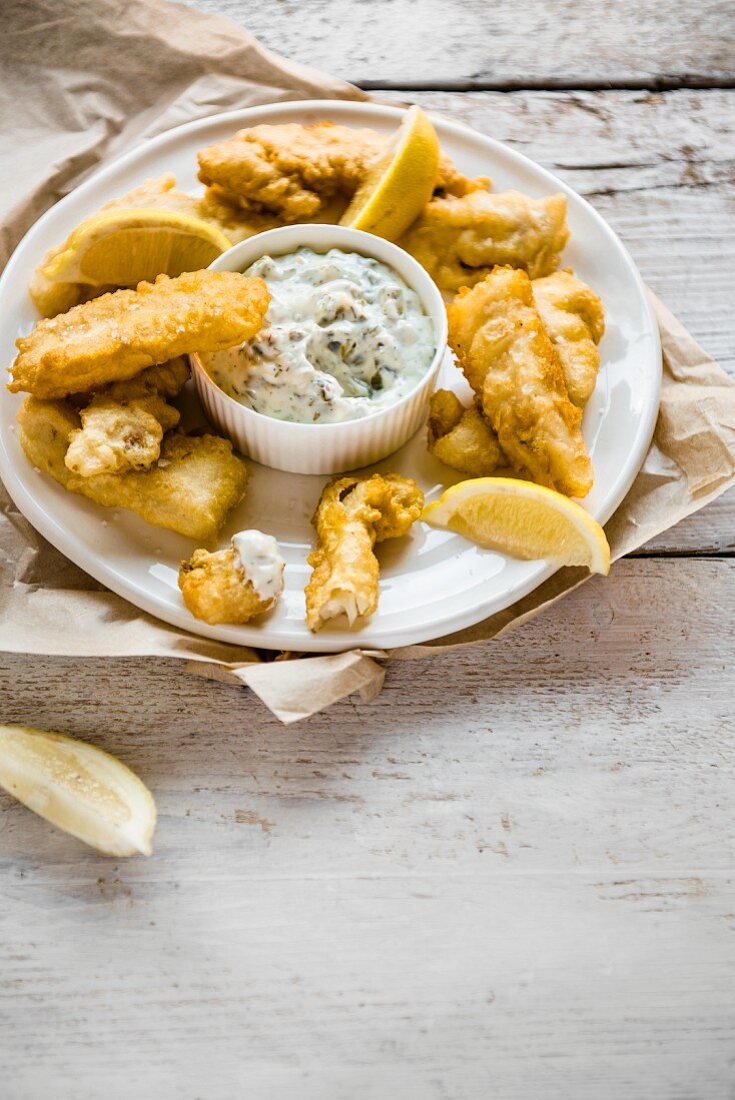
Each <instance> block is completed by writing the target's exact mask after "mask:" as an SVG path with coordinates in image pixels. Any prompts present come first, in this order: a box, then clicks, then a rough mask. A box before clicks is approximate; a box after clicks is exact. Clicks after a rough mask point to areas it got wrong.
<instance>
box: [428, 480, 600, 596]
mask: <svg viewBox="0 0 735 1100" xmlns="http://www.w3.org/2000/svg"><path fill="white" fill-rule="evenodd" d="M421 519H422V520H423V521H424V523H428V524H429V525H430V526H432V527H444V528H446V529H447V530H449V531H456V532H457V534H460V535H464V536H465V537H466V538H468V539H471V540H472V542H476V543H478V544H479V545H480V546H485V547H487V548H488V549H491V550H499V551H501V553H504V554H509V555H510V556H511V557H514V558H521V559H523V560H524V561H534V560H537V559H540V558H547V559H549V560H550V561H554V562H555V563H556V564H557V565H560V566H561V565H586V566H587V568H588V569H589V570H590V572H591V573H604V574H607V573H609V572H610V547H609V546H608V542H607V539H606V538H605V532H604V531H603V529H602V527H600V525H599V523H597V521H596V520H594V519H593V518H592V516H590V515H589V513H587V512H585V510H584V508H581V507H580V505H579V504H575V502H574V501H573V500H570V499H569V498H568V497H565V496H562V494H561V493H557V492H555V491H554V490H553V489H545V488H544V487H543V486H542V485H534V484H533V483H532V482H530V481H519V480H516V479H515V478H510V477H478V478H475V479H473V480H472V481H461V482H460V483H459V484H458V485H453V486H452V487H451V488H450V489H447V490H446V492H445V493H443V494H442V495H441V497H440V498H439V500H435V501H433V502H432V503H431V504H428V505H427V506H426V508H424V511H423V514H422V516H421Z"/></svg>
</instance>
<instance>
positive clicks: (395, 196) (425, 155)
mask: <svg viewBox="0 0 735 1100" xmlns="http://www.w3.org/2000/svg"><path fill="white" fill-rule="evenodd" d="M438 171H439V139H438V138H437V136H436V131H435V129H434V127H433V126H432V124H431V122H430V121H429V119H428V118H427V117H426V115H425V114H424V112H423V111H422V110H421V108H420V107H410V108H409V110H408V111H407V112H406V115H405V117H404V119H403V122H402V123H401V125H400V126H399V128H398V131H397V132H396V134H395V135H394V137H393V139H392V141H391V142H390V144H389V146H388V149H387V151H386V152H385V153H384V154H383V155H382V156H381V157H380V159H379V160H377V161H376V162H375V164H374V165H373V166H372V168H371V169H370V171H369V173H368V175H367V176H366V178H365V180H364V181H363V183H362V184H361V185H360V187H359V188H358V190H357V192H356V193H355V195H354V197H353V199H352V201H351V203H350V205H349V206H348V207H347V209H346V211H345V212H344V214H343V215H342V218H341V220H340V225H347V226H350V228H352V229H362V230H364V231H365V232H366V233H374V234H375V235H376V236H378V237H385V238H386V239H387V240H389V241H395V240H397V239H398V237H400V236H401V235H402V234H403V233H405V231H406V230H407V229H408V227H409V225H410V224H411V222H413V221H415V219H416V218H417V217H418V216H419V214H420V213H421V211H422V210H423V208H424V207H425V206H426V204H427V202H428V201H429V199H430V198H431V196H432V193H433V191H434V187H435V185H436V178H437V173H438Z"/></svg>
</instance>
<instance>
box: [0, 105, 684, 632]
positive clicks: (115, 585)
mask: <svg viewBox="0 0 735 1100" xmlns="http://www.w3.org/2000/svg"><path fill="white" fill-rule="evenodd" d="M406 109H407V108H406V107H403V106H394V105H392V104H384V103H375V102H372V101H362V100H346V99H307V100H283V101H278V102H276V103H267V104H261V105H258V106H256V107H248V108H240V109H235V110H231V111H223V112H219V113H215V114H211V115H207V116H205V117H204V118H200V119H193V120H191V121H189V122H185V123H182V124H181V125H179V126H175V127H171V128H170V129H167V130H164V131H162V132H161V133H158V134H155V135H153V136H151V137H149V138H146V139H145V140H144V142H142V143H140V144H138V145H136V146H135V147H134V148H132V149H129V150H127V151H126V152H124V153H121V154H120V155H119V156H117V157H115V158H113V159H112V160H110V161H109V162H106V163H105V164H103V165H101V166H99V167H98V168H97V169H96V170H95V171H93V172H92V173H90V174H89V175H88V176H86V177H85V178H84V179H82V181H81V182H80V183H79V184H78V185H77V186H76V187H75V188H74V189H73V190H72V191H70V192H69V194H68V195H65V196H64V197H63V198H61V199H60V200H59V201H58V202H56V203H54V204H53V205H52V206H51V207H49V209H48V210H46V211H44V213H43V214H42V215H41V216H40V217H39V218H38V219H37V220H36V221H35V222H34V223H33V224H32V225H31V226H30V227H29V228H28V230H27V231H26V233H25V234H24V235H23V237H22V238H21V239H20V241H19V242H18V244H17V245H16V246H15V248H14V250H13V252H12V254H11V256H10V258H9V260H8V262H7V264H6V267H5V270H4V271H3V272H2V274H1V275H0V296H1V295H2V292H3V289H4V287H5V284H6V283H7V282H9V281H10V280H11V279H12V278H13V275H14V271H15V268H16V266H18V265H19V264H20V263H21V262H22V259H23V253H24V251H25V249H26V248H27V247H28V246H29V244H32V243H33V242H35V240H36V238H37V237H38V236H39V235H41V234H42V232H43V230H44V228H45V225H46V223H47V221H49V220H50V219H51V218H52V217H53V216H55V215H56V214H57V213H58V211H59V209H60V208H63V207H64V206H65V205H67V204H68V202H70V201H71V200H72V199H73V198H74V196H76V195H77V193H78V192H79V190H80V189H85V190H86V189H87V187H89V188H93V187H94V186H95V185H97V184H99V183H104V181H105V179H106V177H107V176H108V175H114V174H116V173H117V172H118V171H119V170H120V169H121V168H124V167H125V166H126V165H127V164H129V163H131V162H134V161H135V160H136V159H138V157H139V156H140V154H141V151H142V150H144V149H146V150H150V147H151V146H152V145H153V146H155V145H158V144H161V145H163V144H165V143H166V142H168V141H170V140H171V139H172V138H173V139H174V140H175V139H176V138H177V137H178V136H180V135H182V134H187V135H188V134H192V133H195V132H196V131H197V130H200V129H207V128H209V127H210V126H212V125H213V124H217V125H220V124H223V123H227V122H232V123H234V124H237V123H242V124H245V123H247V122H251V121H252V120H253V119H254V118H255V119H257V118H258V117H261V116H267V115H269V114H271V113H272V112H274V111H284V110H285V111H302V112H304V113H306V112H308V111H318V112H323V113H325V114H328V113H330V112H335V113H337V114H340V113H345V114H349V113H351V112H354V111H357V112H358V113H365V114H368V115H372V116H373V118H375V116H376V114H378V115H382V116H383V117H384V118H387V119H390V118H393V119H400V117H401V116H402V115H403V113H404V112H405V110H406ZM427 114H428V115H429V116H430V117H431V118H434V119H436V121H437V122H438V123H439V125H440V127H441V128H442V129H444V130H446V131H449V132H452V133H454V134H456V136H457V137H458V138H459V139H464V140H467V139H469V140H470V141H474V142H478V143H479V144H481V145H485V146H486V147H490V148H491V149H493V150H495V151H497V153H498V154H500V155H502V156H503V157H505V158H510V160H511V161H516V162H519V163H520V165H521V166H522V167H525V168H526V169H528V168H529V167H530V168H531V169H532V171H533V172H534V173H536V174H537V175H540V176H541V177H542V178H543V179H544V180H545V181H546V182H547V183H548V184H549V185H550V186H551V187H554V188H556V189H558V190H560V191H562V192H563V193H564V194H565V195H566V196H567V197H568V198H569V197H571V198H572V199H573V201H574V202H575V203H578V204H582V206H583V207H584V208H585V212H586V214H587V215H588V216H591V217H592V218H593V220H594V221H595V222H596V223H597V224H598V227H599V228H600V229H601V230H602V232H603V233H604V234H605V235H606V236H607V237H609V238H612V241H613V242H614V244H615V246H616V247H617V248H618V249H619V251H620V253H621V254H622V256H623V258H624V259H625V261H626V264H627V267H628V269H629V271H630V273H631V275H632V277H633V282H634V284H635V286H636V289H637V291H638V295H639V299H640V305H641V306H642V309H643V314H644V317H645V319H646V321H647V323H648V326H649V332H648V333H647V335H648V336H650V337H651V338H652V340H653V348H652V352H653V355H652V358H653V356H655V358H656V366H657V369H656V372H655V377H654V378H653V379H652V385H653V391H652V398H651V400H650V401H649V404H648V406H647V407H646V409H645V410H644V413H643V415H641V416H640V417H639V420H638V424H637V430H636V433H635V440H634V446H633V447H631V449H630V456H629V458H628V460H627V461H626V463H625V464H624V465H623V466H622V467H621V470H620V471H619V473H618V475H617V478H616V479H615V481H613V483H612V485H611V487H610V490H609V491H608V493H607V501H606V506H605V507H604V508H602V509H599V510H598V512H597V516H596V518H597V519H598V521H599V522H600V523H602V524H605V523H606V522H607V521H608V520H609V518H610V517H611V516H612V515H613V513H614V512H615V511H616V509H617V508H618V507H619V506H620V504H621V503H622V501H623V499H624V498H625V496H626V495H627V493H628V491H629V489H630V487H631V485H632V484H633V482H634V480H635V478H636V476H637V474H638V472H639V470H640V468H641V465H642V462H643V459H644V458H645V454H646V453H647V450H648V448H649V446H650V443H651V440H652V438H653V433H654V430H655V426H656V420H657V417H658V411H659V404H660V394H661V383H662V371H663V362H662V353H661V341H660V333H659V328H658V324H657V321H656V317H655V313H654V311H653V306H652V303H651V298H650V295H649V292H648V289H647V287H646V284H645V283H644V281H643V278H642V276H641V274H640V272H639V270H638V267H637V265H636V263H635V261H634V260H633V258H632V256H631V254H630V252H629V251H628V249H627V247H626V246H625V244H624V243H623V241H622V240H621V239H620V238H619V237H618V235H617V233H616V232H615V231H614V230H613V229H612V227H611V226H610V225H609V224H608V223H607V222H606V221H605V219H604V218H603V217H602V215H601V214H600V213H599V212H598V211H597V210H596V209H595V207H594V206H592V204H591V203H589V202H588V201H587V199H585V198H584V196H582V195H580V194H579V193H578V192H576V191H575V190H574V189H573V188H572V187H570V186H569V185H568V184H567V183H565V182H564V181H563V180H561V179H559V178H558V177H557V176H555V175H554V173H553V172H550V171H549V169H547V168H545V167H543V166H542V165H540V164H538V163H537V162H536V161H534V160H532V159H531V158H530V157H527V156H526V155H525V154H524V153H521V152H519V151H518V150H516V149H514V148H513V147H512V146H509V145H506V144H505V143H504V142H501V141H499V140H498V139H497V138H493V137H490V136H489V135H487V134H484V133H482V132H481V131H479V130H475V129H474V128H473V127H471V126H468V125H466V124H464V123H461V122H456V121H454V120H453V119H447V118H446V117H445V116H443V115H442V114H441V112H435V111H427ZM6 430H10V431H12V430H14V425H11V426H10V427H9V428H8V429H6V428H5V427H4V426H2V427H0V479H2V482H3V484H4V485H5V488H6V490H7V491H8V493H9V495H10V497H11V499H12V500H13V502H14V504H15V505H16V507H17V508H18V509H19V511H20V512H21V513H22V515H23V516H24V517H25V518H26V519H27V520H28V522H29V523H31V525H32V526H33V527H34V528H35V529H36V530H37V531H38V532H39V533H40V534H41V535H42V536H43V537H44V538H46V539H47V540H48V541H49V542H50V543H51V544H52V545H53V546H54V547H55V548H56V549H57V550H59V551H60V552H61V553H62V554H64V556H65V557H67V558H69V559H70V560H71V561H72V562H73V563H74V564H75V565H77V566H79V568H81V569H83V570H84V572H86V573H87V574H88V575H90V576H91V577H93V578H94V579H95V580H97V581H99V582H100V583H101V584H104V585H105V586H106V587H107V588H109V589H110V590H111V591H112V592H114V593H115V594H116V595H118V596H120V597H121V598H122V599H124V600H126V601H127V602H128V603H131V604H132V605H133V606H136V607H138V609H139V610H142V611H144V612H145V613H146V614H150V615H152V616H153V617H154V618H155V619H157V620H158V621H159V622H163V623H166V624H168V625H171V626H175V627H177V628H179V629H182V630H184V631H185V632H186V633H187V634H190V635H193V636H201V637H205V638H209V639H212V640H216V641H219V642H225V643H228V644H231V645H233V647H238V646H239V647H240V648H257V649H268V650H283V649H293V648H294V638H293V637H286V636H285V635H281V634H280V632H279V631H275V632H274V631H269V630H268V625H267V622H263V623H262V624H261V625H258V626H248V625H245V626H234V625H231V624H230V625H227V624H221V625H218V626H211V625H210V624H208V623H204V622H203V621H201V620H195V623H194V625H192V620H191V616H190V615H189V613H188V612H187V610H186V608H185V607H183V606H182V607H181V608H180V609H177V608H175V607H168V606H165V605H164V606H163V607H162V606H161V604H160V603H159V601H158V599H157V598H156V597H155V596H153V595H151V594H149V593H148V591H147V590H146V589H145V588H143V587H142V586H141V585H140V584H139V583H138V581H136V580H135V578H134V577H131V576H129V575H123V574H122V573H120V572H119V570H118V569H117V568H116V567H115V566H114V565H112V564H111V563H109V562H108V561H107V560H105V559H102V558H100V556H99V555H97V554H96V553H95V552H94V551H93V550H92V549H91V548H90V547H88V545H87V544H86V543H85V542H83V541H82V540H81V539H80V538H78V537H77V536H76V535H75V534H74V532H73V531H72V530H71V529H70V528H68V527H65V526H63V525H62V524H61V523H60V522H59V521H58V520H57V519H56V517H55V516H53V515H51V514H50V513H49V512H47V511H46V510H45V509H44V508H43V507H42V506H41V505H40V504H38V503H37V502H36V500H35V498H34V497H33V495H32V493H31V492H30V491H29V490H28V489H27V488H26V485H25V483H24V481H23V480H22V479H21V476H20V474H18V473H17V472H16V469H15V463H14V461H13V460H12V458H11V456H10V455H9V453H8V451H7V449H6V437H5V433H6ZM29 469H30V467H29ZM458 537H459V536H458ZM69 548H76V552H75V553H74V554H71V553H70V552H69ZM557 571H558V567H557V566H556V565H554V564H553V563H552V564H547V563H540V564H539V565H538V567H537V568H536V569H534V570H532V571H531V572H530V573H529V575H528V577H527V578H526V580H525V581H524V582H522V583H518V584H516V585H515V586H514V587H513V589H512V592H511V593H509V592H507V591H506V592H505V593H501V594H499V595H495V596H494V597H492V598H491V599H489V600H486V601H484V602H482V603H480V604H478V605H475V606H474V607H473V608H471V609H468V610H467V611H466V612H465V613H463V614H458V613H456V612H454V613H448V614H446V615H444V616H443V617H442V618H441V619H436V620H432V623H431V625H430V626H426V627H425V628H423V629H419V628H413V629H411V628H408V629H407V630H405V631H403V630H400V629H392V630H391V633H390V638H389V639H388V638H381V637H380V633H379V625H378V626H377V629H376V627H375V624H376V620H377V615H379V612H378V613H377V615H376V616H375V618H374V619H373V620H372V621H371V623H370V624H369V626H368V628H367V629H369V630H370V632H371V635H372V636H371V637H368V638H365V637H360V636H359V635H357V634H349V633H346V632H345V633H344V634H341V633H340V634H338V635H336V636H335V634H334V633H325V632H322V633H319V634H314V635H311V636H310V637H307V636H305V637H304V638H303V639H301V638H300V639H299V640H298V642H297V643H296V644H297V645H298V651H300V652H311V653H337V652H344V651H346V650H351V649H360V650H366V651H370V652H376V651H380V650H383V649H397V648H402V647H405V646H410V645H420V644H422V643H426V642H429V641H436V640H438V639H439V638H441V637H444V636H447V635H451V634H455V633H457V632H458V631H461V630H464V629H467V628H468V627H471V626H476V625H477V624H478V623H480V622H482V621H483V620H485V619H487V618H490V617H491V616H492V615H494V614H497V613H498V612H499V611H503V610H506V609H507V608H508V607H510V606H511V605H512V604H514V603H516V602H517V601H518V600H521V599H523V598H524V597H525V596H527V595H528V594H529V593H530V592H532V591H533V590H534V589H536V588H537V587H539V585H541V584H543V582H544V581H545V580H547V579H548V578H549V577H551V576H553V574H554V573H556V572H557ZM478 609H481V610H479V613H478ZM279 637H280V638H281V640H280V641H279V640H278V638H279Z"/></svg>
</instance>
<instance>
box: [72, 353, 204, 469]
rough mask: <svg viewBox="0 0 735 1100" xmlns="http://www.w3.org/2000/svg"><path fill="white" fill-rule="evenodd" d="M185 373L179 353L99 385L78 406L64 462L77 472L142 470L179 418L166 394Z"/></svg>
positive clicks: (171, 394)
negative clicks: (78, 425)
mask: <svg viewBox="0 0 735 1100" xmlns="http://www.w3.org/2000/svg"><path fill="white" fill-rule="evenodd" d="M188 377H189V365H188V363H187V361H186V360H185V359H184V358H183V357H181V356H179V357H178V358H177V359H172V360H171V361H170V362H169V363H162V364H160V366H157V367H149V368H148V370H144V371H141V373H140V374H138V375H136V376H135V378H131V379H130V381H129V382H113V384H112V385H111V386H106V387H105V388H104V389H103V390H100V391H99V393H96V394H95V395H94V396H93V398H92V400H91V401H90V402H89V404H88V405H86V406H85V407H83V408H81V409H80V410H79V415H80V417H81V421H82V428H81V431H75V432H72V435H71V441H70V443H69V449H68V451H67V452H66V458H65V462H66V465H67V467H68V468H69V469H70V470H71V471H72V472H73V473H76V474H81V476H82V477H93V476H94V475H95V474H114V473H122V472H123V471H124V470H145V469H147V468H148V467H149V466H151V465H152V464H153V463H154V462H155V461H156V460H157V459H158V457H159V455H160V453H161V440H162V439H163V435H164V432H167V431H169V430H170V429H171V428H175V427H176V425H177V424H178V422H179V419H180V413H179V410H178V409H175V408H174V407H173V405H169V404H168V402H167V401H166V398H167V397H174V396H175V395H176V394H177V393H178V392H179V391H180V390H181V389H182V387H183V385H184V383H185V382H186V380H187V378H188Z"/></svg>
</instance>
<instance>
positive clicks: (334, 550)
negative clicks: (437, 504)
mask: <svg viewBox="0 0 735 1100" xmlns="http://www.w3.org/2000/svg"><path fill="white" fill-rule="evenodd" d="M423 505H424V495H423V493H422V492H421V490H420V489H419V487H418V485H417V484H416V482H415V481H413V480H412V479H411V478H406V477H400V476H399V475H398V474H385V475H383V474H373V476H372V477H369V478H359V477H342V478H338V479H337V480H336V481H332V482H330V483H329V484H328V485H327V486H326V488H325V489H324V492H323V493H322V496H321V500H320V501H319V506H318V508H317V510H316V514H315V515H314V519H313V520H312V522H313V524H314V527H315V528H316V532H317V539H318V542H317V547H316V549H315V550H314V551H312V553H311V554H310V555H309V558H308V561H309V565H311V566H312V568H313V573H312V574H311V578H310V580H309V583H308V585H307V586H306V622H307V625H308V627H309V629H310V630H319V629H320V627H322V626H323V625H324V623H325V622H327V621H328V620H329V619H334V618H337V617H338V616H339V615H346V616H347V619H348V621H349V623H350V626H352V624H353V623H354V621H355V619H356V618H357V617H358V615H372V614H373V612H374V611H375V610H376V609H377V606H378V597H379V587H378V577H379V573H380V568H379V565H378V559H377V558H376V557H375V554H374V553H373V547H374V546H375V543H376V542H383V541H384V540H385V539H395V538H400V537H401V536H402V535H405V534H406V533H407V532H408V531H409V529H410V527H411V525H412V524H413V523H414V521H415V520H417V519H418V517H419V516H420V515H421V509H422V508H423Z"/></svg>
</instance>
